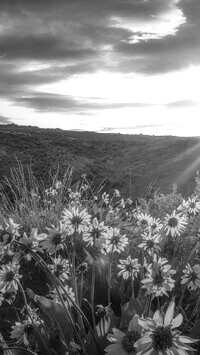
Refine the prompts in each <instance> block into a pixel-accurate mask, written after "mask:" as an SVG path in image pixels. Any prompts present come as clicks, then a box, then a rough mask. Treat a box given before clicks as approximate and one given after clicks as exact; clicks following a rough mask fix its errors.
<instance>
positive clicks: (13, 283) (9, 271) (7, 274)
mask: <svg viewBox="0 0 200 355" xmlns="http://www.w3.org/2000/svg"><path fill="white" fill-rule="evenodd" d="M19 267H20V266H19V265H18V264H17V263H9V264H6V265H2V266H1V269H0V291H1V292H2V293H4V292H7V291H9V290H10V289H14V290H16V291H17V290H18V282H19V278H20V277H22V276H21V275H19V274H18V271H19Z"/></svg>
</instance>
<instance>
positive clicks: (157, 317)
mask: <svg viewBox="0 0 200 355" xmlns="http://www.w3.org/2000/svg"><path fill="white" fill-rule="evenodd" d="M153 320H154V321H155V322H156V323H159V324H162V323H163V316H162V314H161V313H160V311H156V312H155V313H154V315H153Z"/></svg>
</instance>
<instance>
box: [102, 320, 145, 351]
mask: <svg viewBox="0 0 200 355" xmlns="http://www.w3.org/2000/svg"><path fill="white" fill-rule="evenodd" d="M138 318H139V317H138V315H134V317H133V319H132V320H131V321H130V323H129V326H128V331H127V332H126V333H124V332H122V331H121V330H119V329H115V328H114V329H113V330H112V331H113V334H108V336H107V338H108V340H109V341H110V342H112V343H114V344H110V345H108V346H107V347H106V348H105V352H106V354H107V355H135V354H136V352H137V351H136V347H135V343H136V341H137V340H138V339H140V337H141V332H142V327H141V325H140V324H139V323H138Z"/></svg>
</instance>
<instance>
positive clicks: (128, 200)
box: [126, 197, 133, 205]
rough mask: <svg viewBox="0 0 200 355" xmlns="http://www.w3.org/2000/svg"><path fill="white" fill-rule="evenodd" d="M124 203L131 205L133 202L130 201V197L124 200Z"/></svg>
mask: <svg viewBox="0 0 200 355" xmlns="http://www.w3.org/2000/svg"><path fill="white" fill-rule="evenodd" d="M126 203H127V204H128V205H132V203H133V200H132V199H131V198H130V197H128V198H127V200H126Z"/></svg>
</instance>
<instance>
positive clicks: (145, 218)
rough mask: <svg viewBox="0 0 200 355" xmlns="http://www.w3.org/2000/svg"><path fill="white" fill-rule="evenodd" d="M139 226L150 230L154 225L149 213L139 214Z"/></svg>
mask: <svg viewBox="0 0 200 355" xmlns="http://www.w3.org/2000/svg"><path fill="white" fill-rule="evenodd" d="M137 220H138V225H139V226H140V227H142V228H149V227H150V226H151V224H152V220H153V219H152V217H151V216H149V215H148V214H147V213H138V214H137Z"/></svg>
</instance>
